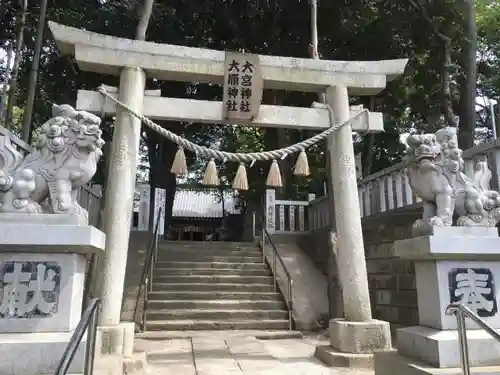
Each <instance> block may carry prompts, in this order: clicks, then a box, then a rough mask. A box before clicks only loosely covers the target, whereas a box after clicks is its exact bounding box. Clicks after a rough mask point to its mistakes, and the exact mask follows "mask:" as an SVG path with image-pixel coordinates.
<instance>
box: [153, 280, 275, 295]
mask: <svg viewBox="0 0 500 375" xmlns="http://www.w3.org/2000/svg"><path fill="white" fill-rule="evenodd" d="M273 288H274V287H273V285H272V284H251V285H248V284H237V283H231V284H229V283H215V282H214V283H199V282H198V283H196V282H193V283H168V284H164V283H153V291H166V290H176V291H234V292H247V293H248V292H273V291H274V289H273Z"/></svg>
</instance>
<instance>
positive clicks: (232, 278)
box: [153, 274, 274, 287]
mask: <svg viewBox="0 0 500 375" xmlns="http://www.w3.org/2000/svg"><path fill="white" fill-rule="evenodd" d="M273 282H274V279H273V277H272V276H270V275H267V276H240V275H174V276H163V275H157V274H154V275H153V287H154V285H155V284H171V283H173V284H190V283H203V284H218V283H221V284H229V283H234V284H252V285H253V284H261V285H268V284H269V285H272V284H273Z"/></svg>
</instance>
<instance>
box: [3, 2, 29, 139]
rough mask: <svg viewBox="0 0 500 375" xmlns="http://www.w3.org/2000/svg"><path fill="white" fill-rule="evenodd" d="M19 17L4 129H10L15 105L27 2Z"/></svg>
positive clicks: (24, 3)
mask: <svg viewBox="0 0 500 375" xmlns="http://www.w3.org/2000/svg"><path fill="white" fill-rule="evenodd" d="M22 4H23V5H22V9H21V15H20V17H19V25H18V29H17V41H16V53H15V55H14V66H13V68H12V76H11V77H10V82H9V101H8V104H7V113H6V114H5V127H6V128H7V129H10V128H11V127H12V111H13V110H14V107H15V105H16V91H17V77H18V75H19V66H20V65H21V57H22V52H23V45H24V28H25V26H26V13H27V10H28V0H23V3H22Z"/></svg>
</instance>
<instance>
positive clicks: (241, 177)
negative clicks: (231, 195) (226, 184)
mask: <svg viewBox="0 0 500 375" xmlns="http://www.w3.org/2000/svg"><path fill="white" fill-rule="evenodd" d="M233 189H235V190H248V177H247V170H246V168H245V164H243V163H240V165H239V166H238V170H237V171H236V176H234V180H233Z"/></svg>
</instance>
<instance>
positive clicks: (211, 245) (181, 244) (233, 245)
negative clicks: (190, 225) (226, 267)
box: [158, 241, 259, 250]
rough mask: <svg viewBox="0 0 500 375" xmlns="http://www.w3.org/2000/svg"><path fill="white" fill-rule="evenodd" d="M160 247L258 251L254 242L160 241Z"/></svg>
mask: <svg viewBox="0 0 500 375" xmlns="http://www.w3.org/2000/svg"><path fill="white" fill-rule="evenodd" d="M158 247H161V248H168V249H173V248H177V249H230V250H239V249H242V250H245V249H253V250H255V249H258V248H259V247H258V246H257V245H256V244H255V243H253V242H225V241H199V242H198V241H160V242H159V243H158Z"/></svg>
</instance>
